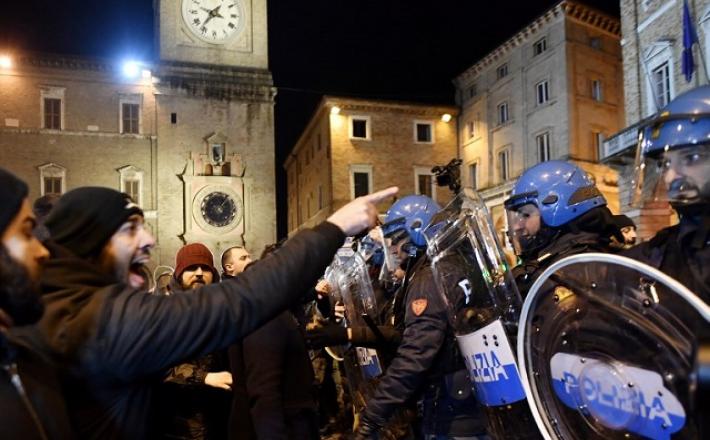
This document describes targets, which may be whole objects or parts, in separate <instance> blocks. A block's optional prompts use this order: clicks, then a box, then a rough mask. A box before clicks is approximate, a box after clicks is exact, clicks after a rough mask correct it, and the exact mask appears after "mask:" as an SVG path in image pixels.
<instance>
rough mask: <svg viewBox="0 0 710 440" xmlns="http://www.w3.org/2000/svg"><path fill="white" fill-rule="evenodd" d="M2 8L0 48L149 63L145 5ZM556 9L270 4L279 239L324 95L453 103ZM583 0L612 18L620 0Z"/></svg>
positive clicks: (458, 1) (293, 0)
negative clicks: (304, 142)
mask: <svg viewBox="0 0 710 440" xmlns="http://www.w3.org/2000/svg"><path fill="white" fill-rule="evenodd" d="M176 1H178V0H176ZM5 3H9V4H6V5H4V6H3V12H2V13H1V14H0V49H2V48H4V47H7V48H19V49H25V50H33V51H42V52H58V53H66V54H75V55H88V56H99V57H102V58H111V57H116V58H117V59H125V58H135V59H145V60H150V59H151V58H152V57H153V53H154V47H153V9H152V4H153V1H152V0H98V1H90V0H83V1H78V0H65V1H60V0H56V1H51V0H19V1H12V2H5ZM555 3H557V2H556V1H553V0H539V1H534V0H531V1H518V2H505V1H485V2H483V1H477V0H438V1H432V0H429V1H422V0H359V1H352V0H351V1H348V0H270V1H269V2H268V12H269V59H270V61H269V62H270V69H271V71H272V73H273V76H274V83H275V85H276V86H277V87H278V88H279V92H278V96H277V100H276V170H277V174H276V175H277V187H278V190H277V194H278V197H277V205H278V208H279V236H283V235H284V234H285V232H286V231H285V220H286V202H285V195H286V188H285V178H284V173H283V171H282V170H283V168H282V164H283V161H284V159H285V158H286V156H287V155H288V153H289V151H290V149H291V147H292V146H293V144H294V142H295V141H296V139H297V138H298V135H299V134H300V132H301V130H302V129H303V127H304V126H305V124H306V123H307V122H308V120H309V118H310V116H311V114H312V112H313V110H314V109H315V105H316V104H317V102H318V100H319V99H320V97H321V96H322V95H323V94H333V95H348V96H358V97H371V98H383V99H397V100H409V101H421V102H429V103H443V104H453V102H454V88H453V85H452V80H453V78H454V77H455V76H456V75H458V74H459V73H461V72H463V71H464V70H465V69H466V68H467V67H468V66H470V65H471V64H473V63H474V62H476V61H477V60H478V59H480V58H481V57H482V56H484V55H485V54H486V53H488V52H489V51H491V50H492V49H494V48H495V47H496V46H497V45H499V44H500V43H502V42H503V41H505V40H506V39H507V38H508V37H510V36H512V35H513V34H514V33H515V32H516V31H518V30H520V29H521V28H523V27H524V26H526V25H527V24H528V23H529V22H530V21H531V20H532V19H534V18H535V17H536V16H538V15H540V14H542V13H543V12H544V11H545V10H547V9H548V8H549V7H550V6H552V5H553V4H555ZM585 3H586V4H588V5H591V6H594V7H596V8H597V9H601V10H602V11H604V12H607V13H609V14H612V15H614V16H618V14H619V0H588V1H586V2H585Z"/></svg>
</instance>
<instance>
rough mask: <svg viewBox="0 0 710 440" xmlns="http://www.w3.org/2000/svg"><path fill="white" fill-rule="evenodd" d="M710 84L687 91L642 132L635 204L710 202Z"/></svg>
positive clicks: (676, 205) (685, 205) (683, 205)
mask: <svg viewBox="0 0 710 440" xmlns="http://www.w3.org/2000/svg"><path fill="white" fill-rule="evenodd" d="M709 146H710V86H702V87H698V88H695V89H693V90H691V91H689V92H686V93H683V94H682V95H680V96H678V97H676V98H675V99H674V100H673V101H671V102H670V103H669V104H668V105H666V106H665V107H664V108H663V109H662V110H661V111H660V112H659V113H658V115H657V116H656V117H655V118H653V119H652V120H651V121H650V122H649V123H648V124H646V125H645V126H643V127H642V128H641V129H640V130H639V142H638V147H637V150H636V169H635V177H634V181H633V185H634V188H635V194H634V204H635V205H637V206H640V205H642V204H643V203H644V202H646V201H668V202H670V203H671V205H672V206H673V207H674V208H675V209H676V210H679V211H680V212H681V214H683V210H684V209H685V208H689V207H693V206H696V207H697V206H701V205H707V204H708V203H709V202H710V148H709Z"/></svg>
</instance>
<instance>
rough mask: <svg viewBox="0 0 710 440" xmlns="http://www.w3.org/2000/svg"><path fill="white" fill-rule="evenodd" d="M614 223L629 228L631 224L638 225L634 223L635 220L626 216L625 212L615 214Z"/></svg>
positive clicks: (632, 225)
mask: <svg viewBox="0 0 710 440" xmlns="http://www.w3.org/2000/svg"><path fill="white" fill-rule="evenodd" d="M614 223H615V224H616V226H617V227H618V228H619V229H621V228H628V227H629V226H631V227H632V228H635V227H636V223H634V221H633V220H631V219H630V218H629V217H627V216H625V215H624V214H617V215H615V216H614Z"/></svg>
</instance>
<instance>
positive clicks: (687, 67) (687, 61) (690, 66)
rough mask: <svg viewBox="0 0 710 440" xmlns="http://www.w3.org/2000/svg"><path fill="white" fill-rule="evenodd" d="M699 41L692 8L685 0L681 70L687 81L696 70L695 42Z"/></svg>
mask: <svg viewBox="0 0 710 440" xmlns="http://www.w3.org/2000/svg"><path fill="white" fill-rule="evenodd" d="M697 42H698V34H696V33H695V28H694V27H693V21H692V20H691V19H690V8H688V0H683V62H682V66H681V71H682V72H683V75H685V81H686V82H690V80H691V79H693V71H694V70H695V60H694V59H693V44H695V43H697Z"/></svg>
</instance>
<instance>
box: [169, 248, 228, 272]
mask: <svg viewBox="0 0 710 440" xmlns="http://www.w3.org/2000/svg"><path fill="white" fill-rule="evenodd" d="M196 264H201V265H204V266H207V267H209V268H210V271H211V272H212V275H213V276H214V281H217V280H218V279H219V272H217V269H215V267H214V262H213V257H212V252H210V250H209V249H207V246H205V245H204V244H202V243H191V244H188V245H185V246H183V247H182V248H180V250H179V251H178V253H177V255H176V256H175V272H174V274H173V276H174V277H175V279H176V280H180V277H181V276H182V273H183V272H185V269H187V268H188V267H190V266H193V265H196Z"/></svg>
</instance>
